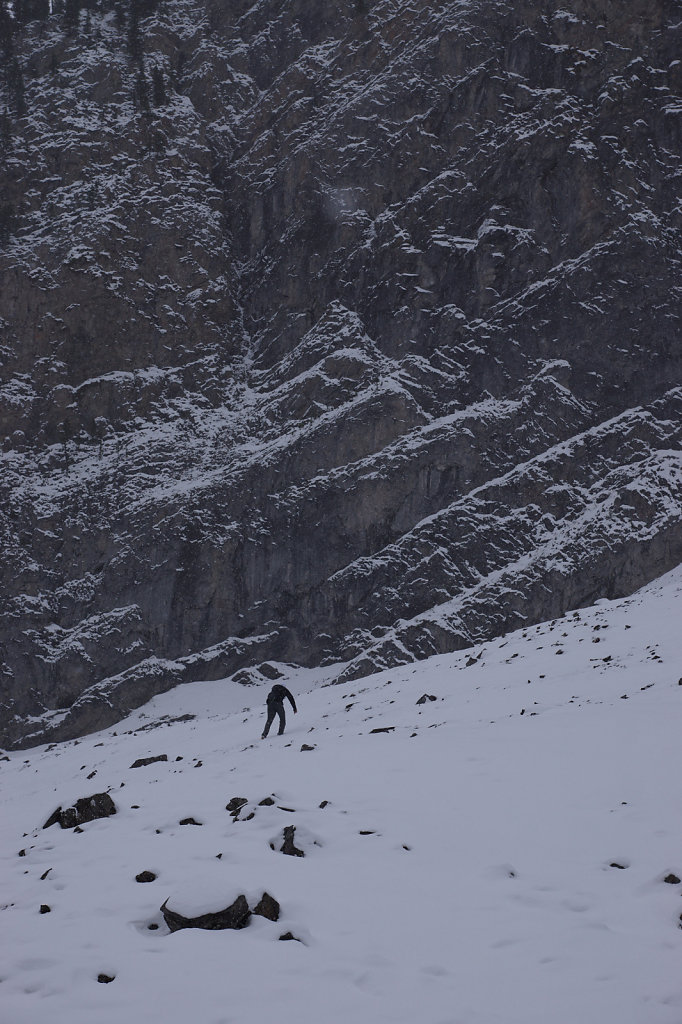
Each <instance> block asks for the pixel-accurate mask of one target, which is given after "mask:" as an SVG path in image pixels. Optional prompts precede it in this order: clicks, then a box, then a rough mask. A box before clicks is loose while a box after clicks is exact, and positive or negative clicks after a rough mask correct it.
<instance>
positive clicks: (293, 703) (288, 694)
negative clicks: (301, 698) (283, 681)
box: [286, 690, 297, 714]
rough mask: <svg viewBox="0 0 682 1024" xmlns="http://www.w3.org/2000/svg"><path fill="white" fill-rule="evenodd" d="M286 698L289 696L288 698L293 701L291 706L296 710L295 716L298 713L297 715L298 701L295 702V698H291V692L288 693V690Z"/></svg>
mask: <svg viewBox="0 0 682 1024" xmlns="http://www.w3.org/2000/svg"><path fill="white" fill-rule="evenodd" d="M286 696H287V697H288V698H289V700H290V701H291V706H292V708H293V709H294V714H296V713H297V708H296V701H295V700H294V698H293V697H292V696H291V694H290V693H289V691H288V690H287V692H286Z"/></svg>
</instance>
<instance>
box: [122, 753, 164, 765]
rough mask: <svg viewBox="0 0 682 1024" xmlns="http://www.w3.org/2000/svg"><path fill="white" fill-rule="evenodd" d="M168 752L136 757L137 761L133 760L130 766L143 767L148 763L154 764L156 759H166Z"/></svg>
mask: <svg viewBox="0 0 682 1024" xmlns="http://www.w3.org/2000/svg"><path fill="white" fill-rule="evenodd" d="M167 760H168V754H157V755H156V757H138V759H137V761H133V763H132V764H131V766H130V767H131V768H145V767H146V766H147V765H148V764H154V763H155V762H156V761H167Z"/></svg>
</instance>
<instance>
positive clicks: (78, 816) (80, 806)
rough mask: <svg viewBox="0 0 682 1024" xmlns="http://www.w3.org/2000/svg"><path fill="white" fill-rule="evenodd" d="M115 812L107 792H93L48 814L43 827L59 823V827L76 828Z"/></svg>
mask: <svg viewBox="0 0 682 1024" xmlns="http://www.w3.org/2000/svg"><path fill="white" fill-rule="evenodd" d="M112 814H116V804H115V803H114V801H113V800H112V799H111V797H110V796H109V794H108V793H95V794H94V796H84V797H82V798H81V799H80V800H77V801H76V803H75V805H74V806H73V807H66V808H65V809H64V810H62V808H61V807H58V808H57V810H56V811H55V812H54V813H53V814H51V815H50V817H49V818H48V819H47V821H46V822H45V824H44V825H43V828H50V826H51V825H56V824H59V825H60V826H61V828H77V827H78V826H80V825H84V824H85V822H87V821H95V820H96V819H97V818H108V817H110V816H111V815H112Z"/></svg>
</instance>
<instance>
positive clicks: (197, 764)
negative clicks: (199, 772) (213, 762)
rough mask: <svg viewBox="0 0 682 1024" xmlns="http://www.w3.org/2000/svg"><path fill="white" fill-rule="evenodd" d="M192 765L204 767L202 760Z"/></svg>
mask: <svg viewBox="0 0 682 1024" xmlns="http://www.w3.org/2000/svg"><path fill="white" fill-rule="evenodd" d="M194 767H195V768H203V767H204V762H203V761H197V763H196V764H195V765H194Z"/></svg>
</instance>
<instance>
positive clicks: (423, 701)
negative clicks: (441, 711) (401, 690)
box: [417, 693, 438, 704]
mask: <svg viewBox="0 0 682 1024" xmlns="http://www.w3.org/2000/svg"><path fill="white" fill-rule="evenodd" d="M428 700H438V698H437V697H434V695H433V694H432V693H424V694H422V696H421V697H420V698H419V700H418V701H417V704H426V702H427V701H428Z"/></svg>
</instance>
